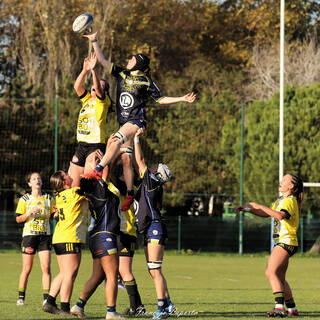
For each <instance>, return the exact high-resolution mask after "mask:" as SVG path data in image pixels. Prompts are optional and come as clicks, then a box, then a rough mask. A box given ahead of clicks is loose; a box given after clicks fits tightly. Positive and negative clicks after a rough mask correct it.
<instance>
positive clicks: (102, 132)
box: [77, 91, 111, 143]
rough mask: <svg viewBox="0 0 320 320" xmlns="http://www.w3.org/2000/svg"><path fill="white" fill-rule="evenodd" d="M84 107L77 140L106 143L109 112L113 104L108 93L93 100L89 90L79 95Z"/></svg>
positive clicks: (79, 119)
mask: <svg viewBox="0 0 320 320" xmlns="http://www.w3.org/2000/svg"><path fill="white" fill-rule="evenodd" d="M79 98H80V100H81V102H82V107H81V110H80V113H79V117H78V125H77V140H78V142H86V143H106V130H107V123H106V119H107V114H108V109H109V107H110V105H111V101H110V98H109V97H108V95H106V96H105V98H104V99H103V100H101V99H99V97H98V96H96V99H95V100H92V98H91V94H90V93H89V92H88V91H85V93H84V94H83V95H82V96H81V97H79Z"/></svg>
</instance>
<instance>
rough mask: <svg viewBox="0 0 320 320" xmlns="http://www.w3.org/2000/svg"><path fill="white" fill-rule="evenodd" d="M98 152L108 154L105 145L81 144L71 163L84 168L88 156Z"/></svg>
mask: <svg viewBox="0 0 320 320" xmlns="http://www.w3.org/2000/svg"><path fill="white" fill-rule="evenodd" d="M96 150H100V151H101V152H102V153H103V154H104V153H105V152H106V145H105V143H86V142H79V144H78V146H77V148H76V152H75V154H74V156H73V157H72V160H71V162H72V163H73V164H75V165H77V166H79V167H84V166H85V164H86V159H87V157H88V155H90V154H91V153H92V152H94V151H96Z"/></svg>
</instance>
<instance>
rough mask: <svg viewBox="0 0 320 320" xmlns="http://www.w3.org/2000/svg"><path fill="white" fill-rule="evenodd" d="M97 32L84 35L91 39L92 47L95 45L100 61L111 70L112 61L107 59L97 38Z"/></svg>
mask: <svg viewBox="0 0 320 320" xmlns="http://www.w3.org/2000/svg"><path fill="white" fill-rule="evenodd" d="M97 34H98V32H95V33H92V34H86V35H84V37H87V38H88V39H89V40H90V41H91V43H92V47H93V49H94V51H95V53H96V54H97V58H98V61H99V62H100V63H101V65H102V66H103V67H104V68H106V69H107V71H108V72H109V70H110V69H111V65H112V62H111V61H109V60H107V59H106V58H105V57H104V55H103V53H102V50H101V48H100V46H99V43H98V40H97Z"/></svg>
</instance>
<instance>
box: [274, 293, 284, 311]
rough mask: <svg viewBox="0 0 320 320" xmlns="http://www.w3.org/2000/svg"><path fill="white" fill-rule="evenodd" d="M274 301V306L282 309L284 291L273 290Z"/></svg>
mask: <svg viewBox="0 0 320 320" xmlns="http://www.w3.org/2000/svg"><path fill="white" fill-rule="evenodd" d="M273 295H274V302H275V308H278V309H283V308H284V293H283V292H274V293H273Z"/></svg>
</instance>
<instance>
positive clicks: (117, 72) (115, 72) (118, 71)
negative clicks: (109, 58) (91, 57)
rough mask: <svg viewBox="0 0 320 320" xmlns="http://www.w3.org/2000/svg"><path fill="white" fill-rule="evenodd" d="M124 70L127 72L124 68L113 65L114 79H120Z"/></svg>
mask: <svg viewBox="0 0 320 320" xmlns="http://www.w3.org/2000/svg"><path fill="white" fill-rule="evenodd" d="M123 70H125V69H124V68H121V67H119V66H117V65H115V64H113V65H112V68H111V74H112V75H113V76H114V77H116V78H118V77H119V74H120V73H121V72H122V71H123Z"/></svg>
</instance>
